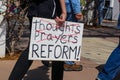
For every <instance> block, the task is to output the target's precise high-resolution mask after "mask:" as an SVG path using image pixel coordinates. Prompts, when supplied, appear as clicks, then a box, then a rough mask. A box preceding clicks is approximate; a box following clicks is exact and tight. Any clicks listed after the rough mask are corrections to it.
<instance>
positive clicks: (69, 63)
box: [65, 61, 75, 65]
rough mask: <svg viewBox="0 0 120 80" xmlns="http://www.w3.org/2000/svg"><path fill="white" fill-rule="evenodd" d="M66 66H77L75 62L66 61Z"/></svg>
mask: <svg viewBox="0 0 120 80" xmlns="http://www.w3.org/2000/svg"><path fill="white" fill-rule="evenodd" d="M65 64H68V65H73V64H75V62H74V61H65Z"/></svg>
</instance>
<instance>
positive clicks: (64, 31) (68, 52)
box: [29, 17, 83, 61]
mask: <svg viewBox="0 0 120 80" xmlns="http://www.w3.org/2000/svg"><path fill="white" fill-rule="evenodd" d="M82 34H83V23H75V22H67V21H66V22H65V24H64V25H63V26H61V27H60V28H57V27H56V22H55V21H54V20H52V19H44V18H37V17H35V18H33V22H32V31H31V42H30V49H29V59H32V60H57V61H58V60H59V61H79V60H80V53H81V44H82Z"/></svg>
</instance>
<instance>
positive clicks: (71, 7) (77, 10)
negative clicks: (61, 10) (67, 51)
mask: <svg viewBox="0 0 120 80" xmlns="http://www.w3.org/2000/svg"><path fill="white" fill-rule="evenodd" d="M65 4H66V10H67V18H66V20H67V21H72V22H78V21H79V20H81V19H82V18H83V15H82V13H81V5H80V0H65ZM64 70H67V71H69V70H70V71H72V70H73V71H78V70H82V65H76V63H75V62H74V61H65V64H64Z"/></svg>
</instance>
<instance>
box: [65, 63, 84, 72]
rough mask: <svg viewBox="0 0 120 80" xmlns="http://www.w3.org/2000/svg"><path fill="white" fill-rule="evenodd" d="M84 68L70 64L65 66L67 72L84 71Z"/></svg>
mask: <svg viewBox="0 0 120 80" xmlns="http://www.w3.org/2000/svg"><path fill="white" fill-rule="evenodd" d="M82 69H83V66H82V65H76V64H73V65H68V64H64V70H65V71H82Z"/></svg>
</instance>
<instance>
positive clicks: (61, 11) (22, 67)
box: [8, 0, 66, 80]
mask: <svg viewBox="0 0 120 80" xmlns="http://www.w3.org/2000/svg"><path fill="white" fill-rule="evenodd" d="M23 1H24V2H23ZM21 2H23V4H22V5H21V6H22V8H25V6H26V4H27V3H28V9H27V16H28V18H29V22H30V29H31V25H32V18H33V17H42V18H49V19H55V21H56V23H57V25H58V26H61V25H62V24H63V23H64V22H65V19H66V7H65V2H64V0H29V1H27V0H22V1H21ZM28 52H29V45H28V47H27V48H26V50H25V51H23V53H22V54H21V55H20V57H19V59H18V60H17V62H16V64H15V66H14V68H13V70H12V72H11V74H10V76H9V79H8V80H22V79H23V78H24V75H25V73H26V72H27V71H28V69H29V67H30V66H31V64H32V62H33V61H32V60H28ZM63 64H64V62H62V61H59V62H58V61H53V62H52V76H51V78H52V80H63Z"/></svg>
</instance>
